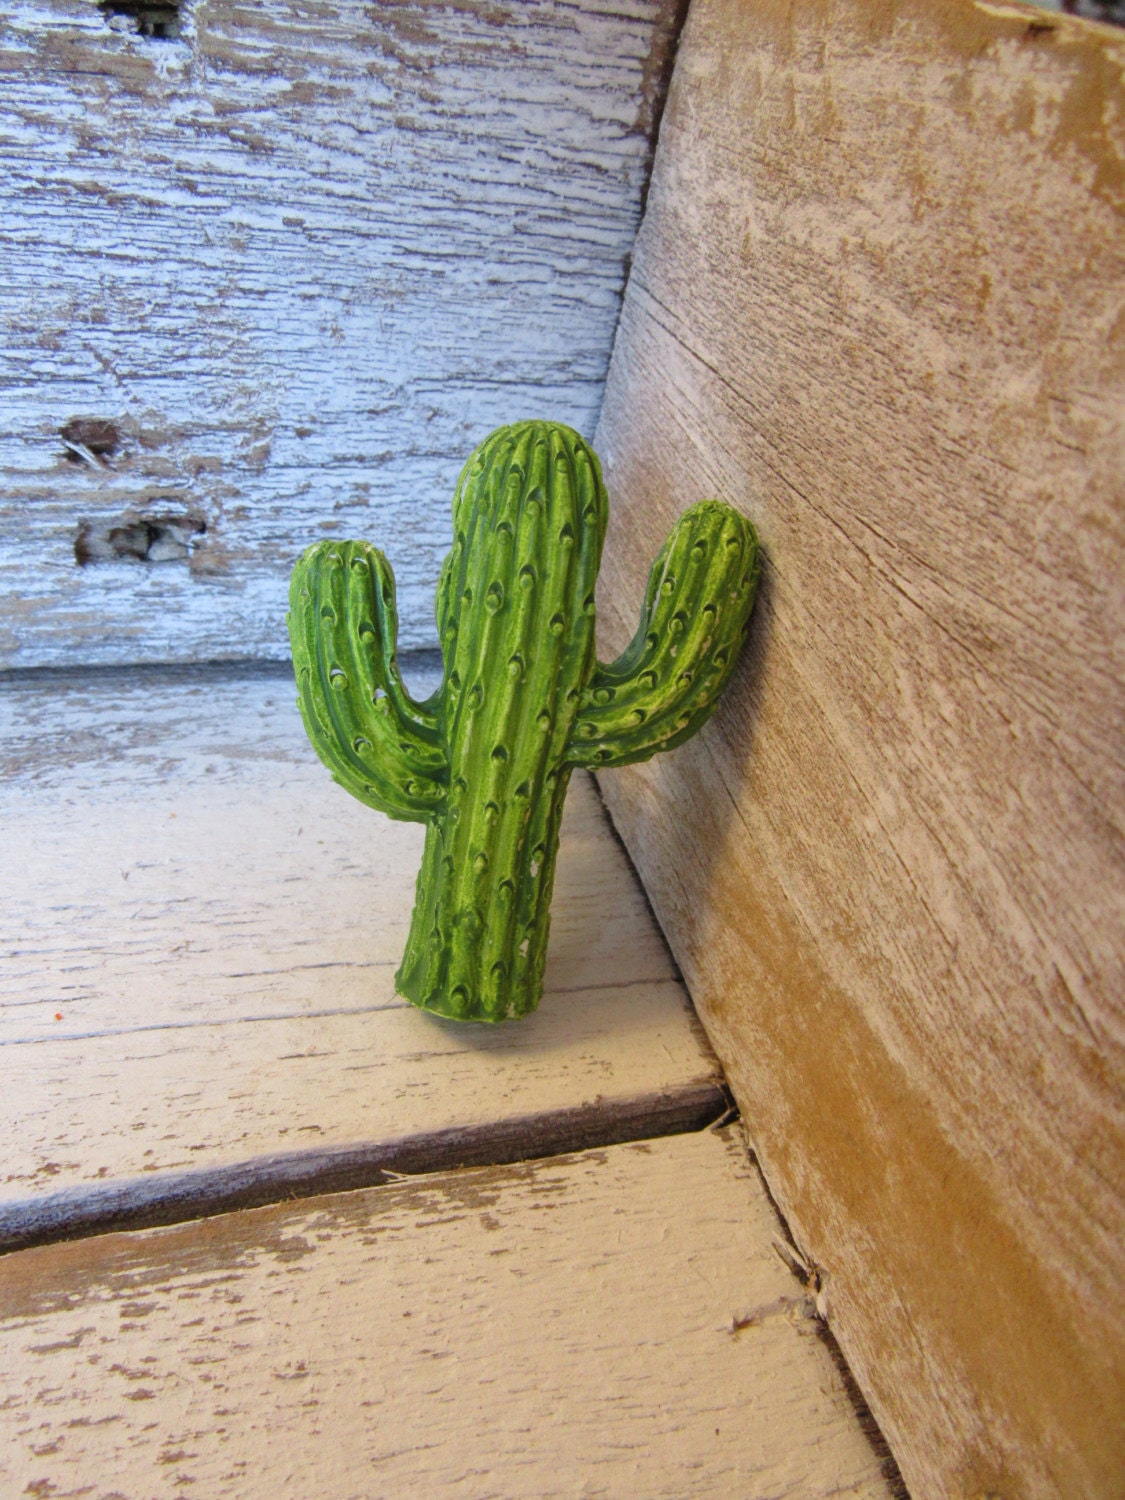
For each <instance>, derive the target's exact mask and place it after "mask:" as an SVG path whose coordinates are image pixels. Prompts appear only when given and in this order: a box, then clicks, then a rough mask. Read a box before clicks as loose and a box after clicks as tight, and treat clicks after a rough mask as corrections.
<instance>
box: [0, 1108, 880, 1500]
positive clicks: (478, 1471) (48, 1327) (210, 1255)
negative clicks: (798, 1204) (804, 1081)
mask: <svg viewBox="0 0 1125 1500" xmlns="http://www.w3.org/2000/svg"><path fill="white" fill-rule="evenodd" d="M778 1230H779V1226H778V1223H777V1220H776V1218H775V1217H774V1215H773V1212H772V1210H771V1208H770V1205H769V1203H768V1201H767V1199H766V1197H765V1194H764V1192H763V1191H762V1188H761V1186H760V1183H759V1181H758V1179H757V1177H756V1174H755V1173H754V1171H753V1169H752V1168H751V1166H750V1164H749V1162H748V1161H747V1158H746V1155H745V1152H744V1150H743V1148H742V1143H741V1141H740V1140H739V1139H738V1137H737V1136H735V1137H733V1138H732V1139H726V1140H724V1139H721V1138H719V1137H717V1136H716V1135H714V1134H711V1133H705V1134H703V1135H695V1136H680V1137H677V1138H673V1139H670V1140H665V1141H656V1142H651V1143H645V1144H643V1145H636V1146H618V1147H615V1148H612V1149H610V1150H606V1151H598V1152H590V1153H587V1154H584V1155H581V1156H574V1157H570V1158H561V1159H555V1160H552V1161H548V1162H536V1163H528V1164H522V1165H519V1166H515V1167H506V1168H486V1169H483V1170H479V1171H472V1172H461V1173H457V1174H455V1175H449V1176H436V1177H428V1178H415V1179H412V1180H409V1181H405V1182H402V1183H399V1184H395V1185H392V1186H388V1187H382V1188H375V1189H370V1190H367V1191H364V1192H359V1193H349V1194H340V1195H337V1196H334V1197H325V1198H320V1199H315V1200H313V1201H312V1202H310V1203H306V1204H301V1205H294V1204H285V1205H281V1206H279V1207H276V1208H270V1209H263V1210H258V1211H255V1212H251V1213H241V1214H231V1215H225V1216H222V1217H220V1218H216V1219H211V1220H206V1221H204V1222H202V1223H199V1224H191V1225H187V1226H182V1227H178V1228H175V1229H170V1230H156V1231H150V1232H148V1233H144V1234H136V1235H108V1236H105V1237H104V1238H100V1239H95V1240H89V1241H85V1242H82V1243H77V1244H63V1245H58V1246H52V1247H49V1248H45V1249H41V1250H30V1251H25V1252H22V1253H21V1254H18V1255H10V1256H6V1257H4V1258H3V1259H0V1434H2V1441H0V1488H2V1489H3V1491H4V1493H5V1494H11V1495H21V1494H22V1495H53V1494H76V1493H83V1494H86V1493H89V1494H91V1495H97V1496H106V1497H107V1500H108V1496H109V1495H110V1494H111V1493H112V1494H113V1495H115V1496H120V1497H128V1500H141V1497H144V1500H173V1497H179V1496H182V1495H185V1494H189V1493H190V1494H197V1495H201V1496H206V1497H207V1500H278V1497H279V1496H287V1497H288V1496H294V1497H296V1496H301V1497H304V1500H358V1497H360V1496H362V1497H364V1500H377V1497H392V1496H395V1497H404V1496H415V1495H416V1496H419V1497H421V1496H426V1497H429V1496H435V1497H436V1496H441V1497H449V1500H454V1497H463V1500H479V1497H481V1496H485V1495H487V1496H492V1497H497V1500H501V1497H506V1500H527V1497H529V1496H535V1497H536V1500H552V1497H558V1500H574V1497H575V1496H580V1495H582V1496H585V1495H589V1496H594V1495H598V1496H603V1497H606V1500H639V1497H643V1500H683V1497H685V1496H689V1495H690V1496H691V1497H692V1500H711V1497H713V1500H732V1497H739V1500H750V1497H762V1500H765V1497H767V1496H768V1497H774V1496H783V1495H785V1496H793V1497H798V1496H799V1497H800V1500H821V1497H823V1500H828V1497H829V1496H831V1497H833V1500H843V1497H851V1500H890V1493H891V1492H890V1489H889V1487H888V1485H887V1483H886V1481H885V1480H884V1479H883V1478H882V1476H881V1472H880V1467H881V1466H880V1460H879V1457H878V1455H877V1454H876V1453H875V1452H874V1451H873V1449H872V1448H871V1446H870V1444H869V1443H868V1440H867V1438H866V1437H865V1436H864V1433H863V1431H862V1428H861V1426H860V1423H859V1421H858V1420H857V1418H856V1415H855V1413H854V1412H853V1410H852V1409H851V1406H850V1404H849V1401H848V1398H847V1395H846V1393H845V1391H844V1389H843V1387H842V1383H841V1380H840V1376H839V1374H838V1373H837V1371H836V1368H835V1366H834V1365H833V1363H832V1360H831V1358H830V1356H829V1353H828V1351H827V1350H826V1349H825V1347H824V1344H823V1343H822V1341H821V1340H820V1339H819V1338H818V1337H817V1334H816V1325H815V1322H814V1321H813V1319H812V1318H811V1317H810V1314H809V1308H808V1300H807V1298H806V1297H805V1295H804V1293H803V1291H802V1288H801V1286H800V1284H799V1283H798V1282H797V1281H796V1280H795V1279H794V1278H793V1277H792V1276H791V1275H790V1274H789V1272H788V1271H787V1270H786V1269H785V1267H784V1266H783V1265H782V1263H781V1261H780V1259H779V1258H778V1257H777V1255H776V1254H775V1253H774V1250H773V1248H772V1241H773V1239H774V1237H775V1236H776V1235H777V1234H778Z"/></svg>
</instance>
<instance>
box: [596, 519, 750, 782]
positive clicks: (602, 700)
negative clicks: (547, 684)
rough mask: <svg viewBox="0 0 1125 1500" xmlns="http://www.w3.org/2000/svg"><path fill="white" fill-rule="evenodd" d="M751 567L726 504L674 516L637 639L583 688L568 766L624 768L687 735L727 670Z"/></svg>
mask: <svg viewBox="0 0 1125 1500" xmlns="http://www.w3.org/2000/svg"><path fill="white" fill-rule="evenodd" d="M759 571H760V563H759V557H758V539H757V536H756V535H755V532H754V528H753V526H752V525H751V524H750V522H749V521H747V520H746V518H745V517H744V516H741V515H739V513H738V512H737V511H736V510H733V509H732V508H731V507H730V506H729V505H725V504H723V502H722V501H721V500H703V501H700V503H699V504H698V505H693V506H692V507H691V509H690V510H688V511H686V512H685V513H684V515H683V516H681V517H680V520H679V522H678V523H677V524H676V526H675V527H674V529H673V531H672V534H671V535H670V536H669V538H668V540H667V541H666V542H665V543H664V546H663V547H662V548H661V550H660V554H659V556H658V557H657V559H656V562H655V563H654V564H653V568H652V572H651V574H650V575H649V582H648V589H647V591H646V594H645V603H644V609H643V610H642V612H641V623H640V626H639V628H638V630H637V633H636V635H635V636H634V637H633V639H632V641H631V642H630V643H629V645H628V646H627V647H626V649H625V651H624V652H623V653H622V655H621V656H619V657H618V659H617V660H616V661H615V662H614V663H613V664H612V665H611V666H602V665H601V664H599V665H598V666H597V668H596V669H595V670H594V672H593V674H592V675H591V677H590V680H589V682H588V683H587V685H586V688H585V691H584V692H583V694H582V699H581V702H580V704H579V708H578V715H577V718H576V719H575V723H574V729H573V731H572V734H571V740H570V744H569V745H568V747H567V760H568V761H570V763H571V764H572V765H576V766H588V767H590V768H592V769H595V770H596V769H598V768H599V767H606V766H626V765H630V764H631V763H632V762H634V761H641V760H648V759H649V757H650V756H652V755H655V754H656V752H657V751H658V750H671V749H672V748H673V747H674V746H676V745H679V744H681V743H682V742H683V741H684V740H686V739H688V738H689V737H690V736H691V735H693V734H694V733H695V731H696V730H697V729H698V728H699V727H700V725H701V724H702V723H703V722H704V720H705V719H706V718H707V717H708V715H709V714H710V713H711V711H712V709H713V708H714V707H715V704H716V703H717V701H718V698H719V695H720V693H721V692H722V690H723V688H724V687H725V686H726V683H727V679H728V678H729V677H730V674H731V672H732V671H733V670H734V664H735V661H736V660H737V657H738V649H739V646H740V645H741V643H742V637H743V635H744V633H745V630H746V624H747V621H748V620H749V617H750V611H751V609H752V608H753V605H754V597H755V594H756V592H757V588H758V576H759Z"/></svg>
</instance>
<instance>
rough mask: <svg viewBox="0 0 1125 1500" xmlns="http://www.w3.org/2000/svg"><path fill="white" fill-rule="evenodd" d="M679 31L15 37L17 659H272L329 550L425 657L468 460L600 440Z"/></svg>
mask: <svg viewBox="0 0 1125 1500" xmlns="http://www.w3.org/2000/svg"><path fill="white" fill-rule="evenodd" d="M109 9H110V10H111V11H112V10H113V9H114V7H112V6H110V7H109ZM683 9H684V0H612V3H610V0H579V3H564V0H518V3H517V0H458V3H457V4H453V5H446V4H443V3H439V0H389V3H380V4H379V5H356V4H350V3H333V0H322V3H318V4H316V5H315V6H308V5H304V4H300V3H297V0H264V3H258V4H254V5H244V4H240V3H238V0H194V3H191V0H185V3H184V4H182V5H181V6H180V30H179V35H178V37H176V38H173V39H168V38H165V39H160V38H156V37H153V36H142V35H138V33H137V29H136V20H135V18H134V17H129V16H124V15H118V16H113V15H110V16H107V15H106V14H105V12H104V11H103V10H102V9H100V8H99V6H98V5H97V4H96V3H95V0H25V3H21V4H20V5H18V6H6V7H4V12H3V14H2V15H0V168H2V170H0V257H2V260H3V267H4V274H3V276H0V665H4V664H7V665H17V666H27V665H34V664H37V663H59V662H61V663H64V664H65V663H73V662H76V661H86V662H132V661H142V660H143V661H153V660H156V661H160V660H167V661H183V660H193V659H208V658H230V657H239V656H241V657H261V658H267V659H275V660H277V659H283V658H284V657H285V656H286V654H287V650H288V647H287V641H286V636H285V630H284V625H283V621H282V616H283V614H284V599H285V582H286V577H287V574H288V570H289V568H290V567H291V565H292V562H293V559H294V557H295V556H296V555H297V554H298V553H299V552H300V551H301V549H302V548H303V547H304V546H305V545H307V544H308V543H309V542H310V541H315V540H317V539H318V538H319V537H321V536H323V535H325V534H326V533H327V534H333V535H335V534H342V535H349V534H356V535H362V536H368V537H370V538H371V539H372V540H373V541H376V542H378V543H379V544H380V545H382V546H385V547H386V548H387V549H388V551H389V553H390V555H391V557H392V560H393V562H394V564H395V566H396V568H397V569H398V573H399V579H400V584H401V602H402V605H403V629H404V641H405V643H407V644H409V645H412V646H418V645H423V646H424V645H430V644H435V643H436V633H435V629H434V624H433V583H434V581H435V580H436V578H437V573H438V566H439V563H440V560H441V557H442V555H443V553H444V551H445V549H446V547H447V545H448V533H449V522H448V511H449V502H450V499H451V497H452V492H453V484H454V481H455V479H456V476H457V473H458V470H459V468H460V466H461V464H462V462H463V461H464V459H465V457H466V456H467V455H468V453H469V451H470V450H471V448H472V447H473V445H474V444H475V443H476V442H477V441H479V440H480V439H481V438H482V437H483V436H484V435H485V434H486V433H487V432H489V431H490V430H491V429H492V428H493V427H495V426H498V425H499V424H501V423H502V422H506V421H512V420H514V419H516V418H518V417H524V416H542V417H551V418H555V419H558V420H562V421H567V422H570V423H571V424H573V425H574V426H576V427H578V428H580V429H582V430H583V431H584V432H585V433H586V434H587V435H589V433H590V432H591V431H592V429H593V426H594V422H595V420H596V416H597V412H598V409H599V407H600V403H601V393H602V388H603V383H604V378H605V371H606V367H607V365H608V361H609V353H610V346H611V343H612V339H613V330H614V326H615V323H616V319H617V312H618V307H619V302H620V293H621V288H622V286H623V283H624V274H625V272H624V267H625V258H626V256H627V254H628V252H629V250H630V248H631V245H632V242H633V238H634V233H635V230H636V224H637V218H638V213H639V206H640V199H641V193H642V191H643V187H644V183H645V180H646V175H647V169H648V161H649V157H650V141H651V135H652V130H653V126H654V121H655V119H656V117H657V115H658V112H659V108H660V104H661V99H662V92H663V85H664V79H665V74H666V71H667V69H668V67H669V66H670V58H671V50H672V45H673V42H674V38H675V34H676V31H677V28H678V23H679V17H680V15H681V13H682V11H683ZM75 419H83V420H79V421H78V422H77V424H75ZM91 424H93V425H91ZM200 527H205V528H206V529H205V530H200V529H199V528H200ZM76 549H77V554H78V555H79V556H81V557H83V558H85V559H87V561H86V564H85V565H84V566H82V565H79V562H78V561H77V560H76Z"/></svg>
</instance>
